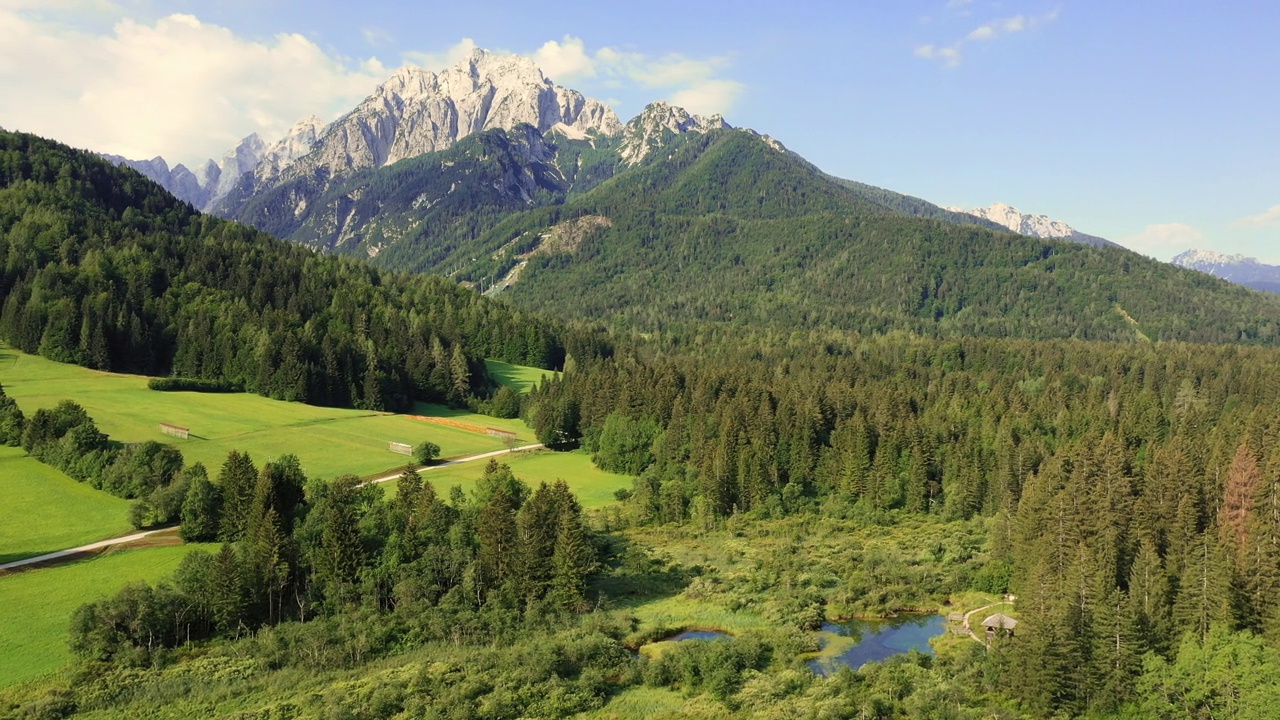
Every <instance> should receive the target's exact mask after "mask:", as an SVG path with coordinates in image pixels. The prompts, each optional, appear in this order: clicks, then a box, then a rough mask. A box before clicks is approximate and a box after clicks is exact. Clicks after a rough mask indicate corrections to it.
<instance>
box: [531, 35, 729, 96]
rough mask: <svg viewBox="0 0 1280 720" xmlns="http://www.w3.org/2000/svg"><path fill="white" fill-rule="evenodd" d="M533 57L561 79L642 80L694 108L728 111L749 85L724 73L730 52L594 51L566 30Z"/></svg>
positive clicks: (608, 83)
mask: <svg viewBox="0 0 1280 720" xmlns="http://www.w3.org/2000/svg"><path fill="white" fill-rule="evenodd" d="M532 58H533V60H534V62H535V63H537V64H538V67H539V68H541V69H542V72H543V74H545V75H546V76H547V77H549V78H551V79H552V80H554V81H556V82H559V83H565V82H573V81H577V80H583V79H594V80H597V81H599V82H600V83H601V84H602V85H604V86H605V87H607V88H614V89H616V88H621V87H625V86H628V85H639V86H640V87H643V88H648V89H651V90H657V91H663V92H665V94H666V97H665V99H666V100H669V101H670V102H672V103H674V104H676V105H680V106H681V107H684V108H685V109H686V110H689V111H690V112H694V113H702V114H713V113H721V114H723V113H727V112H729V111H730V110H732V109H733V106H734V104H735V103H736V102H737V100H738V98H739V97H741V95H742V93H743V91H744V90H745V86H744V85H743V84H742V83H740V82H737V81H736V80H730V79H727V78H724V77H720V75H721V74H722V73H723V72H724V71H725V70H727V69H728V68H729V66H730V64H731V62H730V59H729V58H727V57H708V58H692V57H689V56H687V55H683V54H681V53H670V54H667V55H662V56H659V57H653V56H650V55H647V54H645V53H639V52H630V51H625V50H620V49H618V48H614V47H602V48H599V49H598V50H596V51H594V52H591V51H590V50H588V49H587V45H586V43H585V42H584V41H583V40H582V38H578V37H573V36H572V35H566V36H565V37H564V38H563V39H561V40H559V41H556V40H551V41H548V42H547V43H545V44H543V45H542V47H540V48H538V50H536V51H535V52H534V53H533V54H532Z"/></svg>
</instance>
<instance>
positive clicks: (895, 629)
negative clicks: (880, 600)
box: [809, 614, 947, 675]
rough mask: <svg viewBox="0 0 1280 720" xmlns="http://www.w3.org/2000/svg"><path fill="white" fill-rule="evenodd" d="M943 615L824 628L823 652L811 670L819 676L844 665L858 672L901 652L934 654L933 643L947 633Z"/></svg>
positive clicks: (912, 616)
mask: <svg viewBox="0 0 1280 720" xmlns="http://www.w3.org/2000/svg"><path fill="white" fill-rule="evenodd" d="M946 623H947V619H946V618H944V617H943V616H941V615H914V614H912V615H907V614H904V615H899V616H898V617H894V618H886V619H883V620H846V621H843V622H838V623H828V624H826V625H823V626H822V632H823V641H822V652H821V653H819V655H818V657H817V658H816V659H814V660H810V661H809V667H810V668H812V669H813V671H814V672H815V673H818V674H819V675H828V674H830V673H833V672H835V671H836V670H838V669H839V668H840V666H841V665H847V666H849V667H850V668H852V669H854V670H857V669H858V668H860V667H862V664H863V663H868V662H875V661H878V660H887V659H888V658H890V657H893V656H894V655H897V654H899V653H905V652H910V651H911V650H918V651H920V652H922V653H924V654H926V655H932V654H933V648H932V647H930V646H929V640H930V639H932V638H935V637H937V636H938V635H941V634H942V633H943V632H944V631H945V630H946Z"/></svg>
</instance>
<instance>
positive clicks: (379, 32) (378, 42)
mask: <svg viewBox="0 0 1280 720" xmlns="http://www.w3.org/2000/svg"><path fill="white" fill-rule="evenodd" d="M360 34H361V35H363V36H364V41H365V42H366V43H368V44H370V45H372V46H373V47H382V46H383V45H391V44H392V43H394V42H395V41H396V39H395V37H394V36H393V35H392V34H391V33H389V32H387V31H386V30H383V29H382V28H376V27H367V28H364V29H363V30H361V31H360Z"/></svg>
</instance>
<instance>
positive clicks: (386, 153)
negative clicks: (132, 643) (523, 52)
mask: <svg viewBox="0 0 1280 720" xmlns="http://www.w3.org/2000/svg"><path fill="white" fill-rule="evenodd" d="M522 124H527V125H530V126H532V127H534V128H536V129H537V130H538V131H539V132H546V131H548V130H550V129H552V128H553V127H560V128H563V129H566V130H567V133H568V134H574V135H587V134H590V133H598V134H602V135H615V134H617V133H618V132H620V131H621V129H622V124H621V123H620V122H619V121H618V118H617V116H616V115H614V113H613V111H612V110H611V109H609V108H608V107H607V106H606V105H603V104H601V103H599V102H596V101H595V100H591V99H589V98H586V97H584V96H583V95H582V94H581V93H579V92H577V91H575V90H569V89H568V88H563V87H560V86H558V85H555V84H554V83H552V82H551V81H550V80H548V79H546V78H545V77H544V76H543V74H542V72H541V71H540V70H539V69H538V68H537V66H536V65H535V64H534V63H533V61H532V60H530V59H529V58H526V57H521V56H516V55H500V54H496V53H490V52H487V51H485V50H480V49H476V50H473V51H472V52H471V53H470V54H469V55H468V56H467V57H466V58H464V59H463V60H462V61H461V62H459V63H458V64H456V65H454V66H452V67H450V68H447V69H445V70H442V71H441V72H440V73H434V72H431V71H430V70H427V69H425V68H420V67H413V66H406V67H402V68H400V69H399V70H397V71H396V72H395V73H394V74H392V76H391V77H390V78H389V79H388V80H387V81H386V82H384V83H383V84H382V85H380V86H378V88H377V89H376V90H375V91H374V93H373V94H372V95H370V96H369V97H368V98H366V99H365V101H364V102H362V103H361V104H360V105H359V106H357V107H356V108H355V109H354V110H352V111H351V112H349V113H347V114H346V115H344V116H343V117H341V118H339V119H338V120H336V121H334V122H333V123H332V124H331V125H329V126H327V127H326V128H325V129H324V130H323V132H322V133H321V132H319V131H317V137H316V138H314V139H313V140H312V141H311V144H310V146H309V147H310V149H309V150H308V152H307V153H303V154H302V155H295V156H294V158H291V160H294V161H293V162H292V164H290V163H288V162H285V163H277V164H275V165H265V164H264V167H263V169H262V171H261V172H259V173H258V174H257V176H256V177H255V182H256V184H257V185H258V186H259V187H261V186H262V184H263V183H264V182H270V181H272V180H274V179H275V178H277V177H281V178H284V177H292V176H297V175H302V174H310V173H313V172H316V171H318V170H323V171H325V172H326V173H327V176H328V177H338V176H341V175H344V174H347V173H350V172H353V171H355V170H359V169H362V168H367V167H383V166H386V165H390V164H391V163H394V162H397V161H399V160H404V159H407V158H411V157H417V156H418V155H423V154H425V153H430V152H436V151H439V150H444V149H446V148H448V147H450V146H452V145H453V144H454V143H456V142H457V141H458V140H460V139H462V138H464V137H466V136H468V135H471V134H473V133H478V132H484V131H486V130H493V129H499V128H501V129H504V130H512V129H514V128H515V127H517V126H518V125H522ZM302 137H304V138H305V135H303V136H302ZM295 149H297V148H295Z"/></svg>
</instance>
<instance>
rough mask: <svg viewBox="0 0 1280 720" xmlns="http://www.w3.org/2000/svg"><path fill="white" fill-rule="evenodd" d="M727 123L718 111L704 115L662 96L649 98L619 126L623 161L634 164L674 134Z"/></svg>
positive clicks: (720, 127)
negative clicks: (621, 126)
mask: <svg viewBox="0 0 1280 720" xmlns="http://www.w3.org/2000/svg"><path fill="white" fill-rule="evenodd" d="M730 127H731V126H730V125H729V123H727V122H725V121H724V117H723V116H721V115H711V116H710V117H703V116H701V115H694V114H692V113H690V112H689V111H688V110H685V109H684V108H682V107H679V106H677V105H672V104H670V103H668V102H666V101H664V100H658V101H657V102H651V103H649V104H648V105H646V106H645V108H644V110H643V111H641V113H640V114H639V115H637V116H635V117H634V118H632V119H631V121H630V122H628V123H627V125H626V127H624V128H623V129H622V144H621V147H620V153H621V155H622V161H623V162H625V163H626V164H628V165H635V164H636V163H638V162H640V161H641V160H643V159H644V158H645V156H647V155H648V154H649V153H650V152H653V151H654V150H656V149H658V148H660V147H662V146H664V145H666V144H667V142H669V141H670V139H671V138H673V137H675V136H676V135H683V134H685V133H691V132H695V133H705V132H709V131H711V130H724V129H728V128H730Z"/></svg>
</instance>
